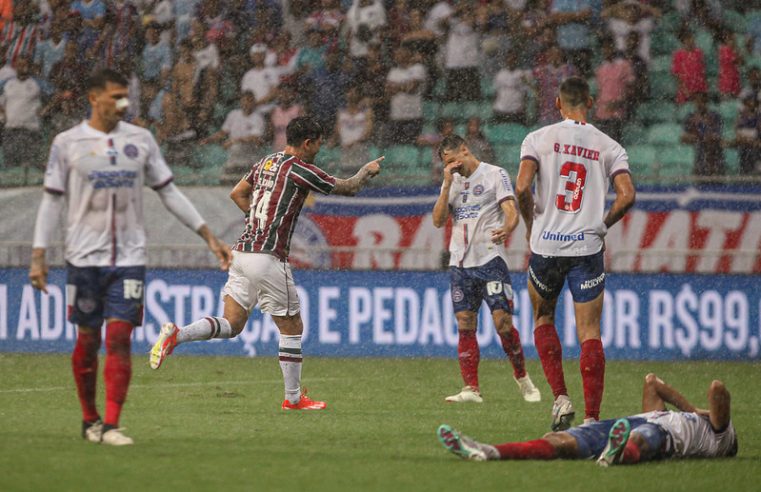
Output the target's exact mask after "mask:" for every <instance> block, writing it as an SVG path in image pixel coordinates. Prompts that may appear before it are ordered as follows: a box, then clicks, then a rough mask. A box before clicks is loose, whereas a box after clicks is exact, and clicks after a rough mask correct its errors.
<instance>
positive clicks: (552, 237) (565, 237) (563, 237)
mask: <svg viewBox="0 0 761 492" xmlns="http://www.w3.org/2000/svg"><path fill="white" fill-rule="evenodd" d="M542 239H544V240H545V241H560V242H566V243H567V242H571V241H583V240H584V233H583V232H579V233H577V234H560V233H558V232H550V231H544V232H543V233H542Z"/></svg>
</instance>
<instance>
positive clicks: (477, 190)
mask: <svg viewBox="0 0 761 492" xmlns="http://www.w3.org/2000/svg"><path fill="white" fill-rule="evenodd" d="M483 192H484V185H480V184H478V185H476V186H474V187H473V196H479V195H481V193H483Z"/></svg>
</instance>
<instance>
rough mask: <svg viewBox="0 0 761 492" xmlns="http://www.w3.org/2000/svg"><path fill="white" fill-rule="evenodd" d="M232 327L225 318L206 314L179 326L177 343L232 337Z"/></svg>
mask: <svg viewBox="0 0 761 492" xmlns="http://www.w3.org/2000/svg"><path fill="white" fill-rule="evenodd" d="M232 333H233V329H232V327H231V326H230V322H229V321H227V320H226V319H225V318H218V317H216V316H208V317H206V318H203V319H199V320H198V321H195V322H193V323H190V324H189V325H187V326H183V327H182V328H180V332H179V333H178V334H177V343H178V344H179V343H183V342H194V341H196V340H210V339H212V338H232Z"/></svg>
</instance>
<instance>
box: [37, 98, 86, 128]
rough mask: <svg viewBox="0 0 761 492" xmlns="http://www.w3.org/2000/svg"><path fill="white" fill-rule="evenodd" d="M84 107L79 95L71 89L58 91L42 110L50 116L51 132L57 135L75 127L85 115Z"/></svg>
mask: <svg viewBox="0 0 761 492" xmlns="http://www.w3.org/2000/svg"><path fill="white" fill-rule="evenodd" d="M84 113H85V111H84V107H83V106H82V102H81V100H80V98H79V97H77V95H76V94H75V93H73V92H71V91H63V92H56V93H55V94H53V97H51V98H50V102H49V103H48V104H47V106H45V108H44V109H43V110H42V112H41V116H42V117H43V118H48V124H49V125H50V133H51V134H53V135H57V134H58V133H61V132H62V131H65V130H68V129H69V128H72V127H74V126H75V125H77V124H78V123H80V122H81V121H82V119H83V118H84V117H85V114H84Z"/></svg>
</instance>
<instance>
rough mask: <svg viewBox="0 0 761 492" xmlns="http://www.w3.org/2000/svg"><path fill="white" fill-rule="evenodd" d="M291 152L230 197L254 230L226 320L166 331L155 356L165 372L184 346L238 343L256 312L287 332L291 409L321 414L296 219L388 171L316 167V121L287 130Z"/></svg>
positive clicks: (283, 340)
mask: <svg viewBox="0 0 761 492" xmlns="http://www.w3.org/2000/svg"><path fill="white" fill-rule="evenodd" d="M286 140H287V145H286V147H285V150H284V151H282V152H277V153H275V154H271V155H268V156H267V157H265V158H264V159H262V160H260V161H259V162H257V163H256V164H254V165H253V167H252V168H251V170H250V171H249V172H248V174H247V175H246V176H245V177H244V178H243V179H242V180H241V181H240V182H238V184H237V185H235V187H234V188H233V190H232V192H231V193H230V198H232V200H233V201H234V202H235V204H236V205H237V206H238V207H239V208H240V209H241V210H242V211H243V212H244V213H245V214H246V228H245V230H244V231H243V234H242V235H241V237H240V239H239V240H238V242H237V243H236V244H235V246H233V259H232V265H231V266H230V273H229V278H228V280H227V284H226V285H225V287H224V290H223V292H224V295H225V297H224V316H223V317H221V318H220V317H207V318H203V319H200V320H197V321H195V322H193V323H191V324H189V325H187V326H184V327H182V328H179V327H177V326H176V325H175V324H174V323H166V324H164V325H163V326H162V327H161V335H160V336H159V339H158V341H157V342H156V344H155V345H154V346H153V349H152V350H151V354H150V365H151V368H153V369H158V368H159V367H160V366H161V364H162V362H163V361H164V360H165V359H166V357H167V356H169V354H171V353H172V351H173V350H174V348H175V347H176V346H177V345H179V344H181V343H184V342H190V341H195V340H209V339H212V338H232V337H234V336H236V335H238V334H239V333H240V332H241V331H243V328H244V327H245V326H246V322H247V321H248V316H249V313H250V312H251V310H252V309H254V307H256V306H257V304H258V305H259V308H260V309H261V310H262V312H264V313H268V314H270V315H271V316H272V319H273V320H274V321H275V324H276V325H277V327H278V330H279V331H280V345H279V357H280V368H281V370H282V372H283V380H284V384H285V400H284V401H283V404H282V408H283V409H286V410H321V409H324V408H325V407H326V406H327V405H326V404H325V402H322V401H314V400H312V399H311V398H309V397H307V396H306V395H305V394H303V393H302V391H301V363H302V353H301V334H302V332H303V330H304V326H303V324H302V321H301V313H300V307H299V298H298V295H297V293H296V286H295V285H294V283H293V275H292V274H291V268H290V266H289V265H288V251H289V248H290V243H291V235H292V234H293V230H294V227H295V225H296V220H298V217H299V213H300V212H301V207H302V206H303V205H304V200H306V198H307V196H308V195H309V192H310V191H316V192H318V193H323V194H329V193H333V194H337V195H355V194H356V193H357V192H359V190H361V189H362V188H363V187H364V186H365V184H366V183H367V182H368V181H369V180H370V178H372V177H374V176H376V175H377V174H378V173H379V172H380V162H381V161H382V160H383V157H381V158H378V159H375V160H374V161H370V162H368V163H367V164H365V165H364V166H362V168H361V169H360V170H359V171H358V172H357V174H355V175H354V176H352V177H351V178H348V179H337V178H335V177H333V176H331V175H329V174H327V173H325V172H324V171H323V170H322V169H320V168H318V167H317V166H315V165H313V164H311V162H313V161H314V158H315V156H316V155H317V152H319V150H320V146H321V145H322V128H321V127H320V124H319V123H317V121H316V120H315V119H314V118H312V117H307V116H300V117H297V118H294V119H293V120H291V122H290V123H289V124H288V126H287V127H286Z"/></svg>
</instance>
